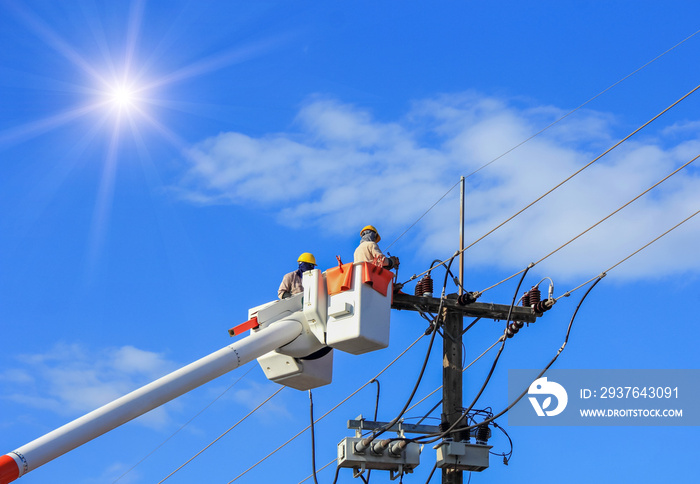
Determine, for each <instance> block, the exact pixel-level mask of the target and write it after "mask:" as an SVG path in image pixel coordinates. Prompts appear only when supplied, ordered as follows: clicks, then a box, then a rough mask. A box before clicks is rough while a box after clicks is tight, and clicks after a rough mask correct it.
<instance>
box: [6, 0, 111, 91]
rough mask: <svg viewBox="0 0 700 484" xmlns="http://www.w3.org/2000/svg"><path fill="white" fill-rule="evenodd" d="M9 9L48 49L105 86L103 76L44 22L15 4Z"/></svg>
mask: <svg viewBox="0 0 700 484" xmlns="http://www.w3.org/2000/svg"><path fill="white" fill-rule="evenodd" d="M11 8H12V9H13V10H14V12H15V14H17V15H18V16H19V17H20V18H21V19H22V20H23V21H24V22H25V24H26V25H27V26H28V27H29V28H30V29H31V30H32V31H34V33H36V34H37V35H38V36H39V37H40V38H42V39H44V42H45V43H46V45H47V46H48V47H51V48H52V49H54V50H55V51H56V52H58V53H59V54H61V55H62V56H63V57H65V58H66V59H68V60H69V61H70V62H72V63H73V64H74V65H75V66H77V67H79V68H80V69H81V70H82V71H83V72H85V73H86V74H88V75H90V76H91V77H92V78H94V79H95V80H96V81H98V82H100V83H101V84H105V82H106V79H105V78H104V76H103V75H102V74H100V72H99V71H97V70H96V69H95V68H94V67H92V65H90V63H89V62H88V61H87V60H85V59H84V58H83V57H82V56H80V55H79V54H78V53H77V52H76V51H75V49H73V48H72V47H71V46H70V45H69V44H68V43H67V42H66V41H65V40H63V38H61V37H59V36H58V34H56V33H55V32H54V31H53V30H51V29H50V28H49V27H48V26H47V25H46V24H45V23H44V22H42V21H41V20H40V19H39V18H37V17H36V16H34V15H32V14H31V13H29V12H28V11H27V10H25V9H24V8H22V7H20V6H19V5H17V4H12V5H11Z"/></svg>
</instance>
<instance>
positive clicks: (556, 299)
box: [554, 210, 700, 301]
mask: <svg viewBox="0 0 700 484" xmlns="http://www.w3.org/2000/svg"><path fill="white" fill-rule="evenodd" d="M699 213H700V210H698V211H697V212H695V213H693V214H692V215H689V216H688V217H686V218H685V219H683V220H682V221H680V222H678V223H677V224H676V225H674V226H673V227H671V228H670V229H668V230H667V231H666V232H664V233H663V234H661V235H659V236H658V237H656V238H655V239H654V240H652V241H650V242H648V243H646V244H644V245H643V246H642V247H640V248H639V249H637V250H635V251H634V252H632V253H631V254H630V255H628V256H627V257H625V258H624V259H622V260H620V261H619V262H617V263H615V264H614V265H612V266H610V267H609V268H608V269H607V270H605V271H603V272H602V273H601V274H600V275H599V276H596V277H593V278H591V279H589V280H587V281H586V282H584V283H583V284H580V285H578V286H576V287H575V288H573V289H571V290H569V291H566V292H565V293H564V294H562V295H561V296H559V297H557V298H555V299H554V300H555V301H558V300H559V299H561V298H563V297H569V296H570V295H571V293H572V292H574V291H577V290H578V289H581V288H582V287H584V286H585V285H586V284H588V283H590V282H591V281H593V280H595V279H596V278H599V277H605V275H606V274H607V273H608V272H610V271H611V270H613V269H614V268H616V267H617V266H619V265H620V264H622V263H623V262H625V261H627V260H628V259H630V258H631V257H633V256H635V255H637V254H638V253H640V252H641V251H643V250H644V249H646V248H647V247H649V246H650V245H651V244H653V243H654V242H656V241H657V240H659V239H661V238H662V237H664V236H666V235H667V234H668V233H669V232H671V231H673V230H675V229H677V228H678V227H680V226H681V225H683V224H684V223H686V222H687V221H688V220H690V219H691V218H693V217H695V216H696V215H697V214H699Z"/></svg>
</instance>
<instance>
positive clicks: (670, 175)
mask: <svg viewBox="0 0 700 484" xmlns="http://www.w3.org/2000/svg"><path fill="white" fill-rule="evenodd" d="M698 158H700V155H697V156H695V157H694V158H692V159H691V160H689V161H687V162H686V163H684V164H683V165H681V166H679V167H678V168H676V169H675V170H673V171H672V172H671V173H669V174H668V175H666V176H665V177H664V178H662V179H661V180H659V181H657V182H656V183H654V184H653V185H652V186H650V187H649V188H647V189H646V190H644V191H643V192H642V193H640V194H639V195H637V196H636V197H634V198H633V199H631V200H630V201H628V202H627V203H625V204H624V205H622V206H621V207H619V208H617V209H616V210H614V211H613V212H611V213H609V214H608V215H606V216H605V217H603V218H602V219H600V220H599V221H597V222H596V223H594V224H593V225H591V226H590V227H588V228H587V229H586V230H584V231H583V232H581V233H579V234H578V235H576V236H575V237H573V238H572V239H569V240H568V241H567V242H565V243H564V244H562V245H560V246H559V247H557V248H556V249H554V250H553V251H551V252H550V253H549V254H547V255H545V256H544V257H542V258H541V259H540V260H538V261H536V262H533V263H532V266H536V265H537V264H539V263H540V262H542V261H544V260H545V259H547V258H548V257H550V256H552V255H554V254H556V253H557V252H559V251H560V250H561V249H563V248H564V247H566V246H567V245H569V244H570V243H572V242H573V241H575V240H576V239H578V238H579V237H581V236H582V235H584V234H585V233H587V232H589V231H591V230H592V229H594V228H595V227H597V226H598V225H600V224H601V223H603V222H605V221H606V220H607V219H609V218H610V217H612V216H613V215H615V214H616V213H618V212H619V211H620V210H622V209H624V208H625V207H627V206H628V205H630V204H632V203H633V202H635V201H637V200H638V199H639V198H641V197H642V196H644V195H645V194H647V193H649V192H650V191H651V190H653V189H654V188H656V187H657V186H659V185H661V184H662V183H663V182H665V181H666V180H668V179H669V178H671V177H672V176H673V175H675V174H676V173H678V172H679V171H681V170H682V169H683V168H685V167H687V166H688V165H690V164H691V163H693V162H694V161H695V160H697V159H698ZM524 271H525V269H523V270H521V271H519V272H516V273H515V274H513V275H511V276H509V277H507V278H505V279H503V280H502V281H500V282H497V283H496V284H493V285H492V286H489V287H487V288H486V289H483V290H481V291H479V292H478V293H477V294H479V295H481V294H483V293H485V292H486V291H488V290H489V289H493V288H494V287H496V286H498V285H499V284H503V283H504V282H506V281H508V280H510V279H512V278H513V277H515V276H517V275H519V274H522V273H523V272H524Z"/></svg>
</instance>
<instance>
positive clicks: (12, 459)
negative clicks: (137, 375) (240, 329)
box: [0, 320, 302, 484]
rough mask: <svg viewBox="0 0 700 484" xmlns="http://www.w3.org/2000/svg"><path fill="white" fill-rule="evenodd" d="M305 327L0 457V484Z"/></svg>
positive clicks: (211, 362) (242, 347)
mask: <svg viewBox="0 0 700 484" xmlns="http://www.w3.org/2000/svg"><path fill="white" fill-rule="evenodd" d="M301 331H302V324H301V323H300V322H299V321H295V320H282V321H279V322H275V323H272V324H270V325H269V326H267V327H266V328H263V329H261V330H259V331H257V332H254V333H252V334H251V335H250V336H248V337H246V338H243V339H241V340H239V341H236V342H235V343H233V344H231V345H228V346H226V347H224V348H222V349H220V350H218V351H215V352H214V353H212V354H210V355H208V356H205V357H204V358H201V359H199V360H197V361H195V362H194V363H190V364H189V365H187V366H185V367H183V368H180V369H179V370H176V371H174V372H172V373H170V374H168V375H166V376H164V377H162V378H160V379H158V380H156V381H154V382H152V383H149V384H148V385H145V386H143V387H141V388H139V389H138V390H134V391H133V392H131V393H129V394H127V395H124V396H123V397H121V398H118V399H117V400H114V401H113V402H111V403H108V404H107V405H104V406H102V407H100V408H98V409H97V410H93V411H92V412H90V413H88V414H87V415H83V416H82V417H80V418H78V419H76V420H73V421H72V422H70V423H67V424H66V425H64V426H63V427H60V428H58V429H56V430H54V431H52V432H49V433H48V434H46V435H44V436H42V437H39V438H38V439H36V440H33V441H32V442H30V443H28V444H26V445H23V446H22V447H20V448H18V449H17V450H15V451H13V452H10V453H8V454H5V455H4V456H2V457H0V484H7V483H9V482H12V481H14V480H15V479H17V478H19V477H21V476H23V475H24V474H26V473H27V472H29V471H32V470H34V469H36V468H37V467H40V466H42V465H44V464H46V463H47V462H49V461H51V460H53V459H55V458H56V457H59V456H61V455H63V454H65V453H66V452H68V451H71V450H73V449H75V448H76V447H78V446H80V445H83V444H84V443H86V442H89V441H90V440H92V439H94V438H96V437H99V436H100V435H102V434H104V433H106V432H109V431H110V430H112V429H114V428H116V427H118V426H120V425H122V424H124V423H126V422H128V421H130V420H132V419H134V418H136V417H138V416H140V415H143V414H144V413H146V412H148V411H150V410H153V409H154V408H156V407H158V406H160V405H163V404H164V403H167V402H169V401H170V400H172V399H174V398H176V397H178V396H180V395H182V394H184V393H187V392H189V391H190V390H193V389H194V388H197V387H198V386H201V385H203V384H205V383H207V382H209V381H211V380H213V379H214V378H217V377H219V376H221V375H223V374H225V373H227V372H229V371H231V370H234V369H236V368H238V367H239V366H241V365H244V364H246V363H248V362H250V361H252V360H254V359H255V358H257V357H259V356H261V355H264V354H265V353H268V352H270V351H273V350H275V349H276V348H279V347H280V346H284V345H286V344H288V343H290V342H292V341H293V340H294V339H296V338H297V336H299V334H300V333H301Z"/></svg>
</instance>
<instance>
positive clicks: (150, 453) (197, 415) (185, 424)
mask: <svg viewBox="0 0 700 484" xmlns="http://www.w3.org/2000/svg"><path fill="white" fill-rule="evenodd" d="M253 368H254V367H252V366H251V367H250V368H248V371H246V372H245V373H244V374H243V375H241V377H240V378H238V379H237V380H236V381H234V382H233V383H231V385H230V386H229V387H228V388H227V389H226V390H224V391H223V392H221V394H220V395H219V396H218V397H216V398H215V399H214V400H212V401H211V402H210V403H209V404H208V405H207V406H206V407H204V408H203V409H201V410H200V411H199V412H197V413H196V414H195V415H194V416H193V417H192V418H191V419H189V420H188V421H187V422H185V423H184V424H183V425H182V426H181V427H180V428H179V429H177V430H176V431H175V432H173V433H172V434H171V435H170V436H169V437H168V438H167V439H165V440H164V441H163V442H161V443H160V444H159V445H158V446H156V448H155V449H153V450H152V451H150V452H149V453H148V454H146V455H145V456H144V457H143V459H141V460H140V461H138V462H137V463H136V464H134V465H133V466H131V467H130V468H129V469H128V470H127V471H126V472H124V473H123V474H122V475H121V476H119V477H117V478H116V479H115V480H114V481H112V484H114V483H115V482H117V481H119V480H120V479H121V478H122V477H124V476H125V475H127V474H128V473H129V472H131V471H133V470H134V469H135V468H136V466H138V465H139V464H141V463H142V462H143V461H145V460H146V459H148V458H149V457H150V456H151V455H153V454H154V453H155V452H156V451H157V450H158V449H160V448H161V447H163V445H165V444H166V442H168V441H169V440H170V439H172V438H173V437H175V435H176V434H177V433H178V432H180V431H181V430H182V429H184V428H185V427H187V426H188V425H189V424H190V423H192V421H193V420H194V419H196V418H197V417H199V416H200V415H201V414H202V413H204V411H205V410H207V409H208V408H209V407H211V406H212V405H213V404H214V403H215V402H216V401H217V400H219V399H220V398H221V397H223V396H224V394H225V393H226V392H228V391H229V390H230V389H231V388H233V387H234V385H236V384H237V383H238V382H240V381H241V380H242V379H243V378H245V377H246V375H248V373H250V372H251V370H252V369H253Z"/></svg>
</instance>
